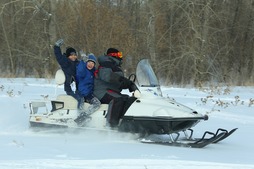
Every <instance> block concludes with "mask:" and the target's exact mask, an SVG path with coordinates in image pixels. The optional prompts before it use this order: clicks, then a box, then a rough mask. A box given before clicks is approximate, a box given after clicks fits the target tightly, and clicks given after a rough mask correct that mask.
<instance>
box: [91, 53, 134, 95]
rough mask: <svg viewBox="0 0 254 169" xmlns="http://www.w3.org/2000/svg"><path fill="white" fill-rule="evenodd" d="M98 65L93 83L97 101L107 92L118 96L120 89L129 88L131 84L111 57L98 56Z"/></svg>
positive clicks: (117, 61)
mask: <svg viewBox="0 0 254 169" xmlns="http://www.w3.org/2000/svg"><path fill="white" fill-rule="evenodd" d="M98 63H99V67H98V72H97V74H96V77H95V81H94V95H95V96H96V97H97V98H98V99H99V100H101V99H102V98H103V96H104V95H105V94H106V93H107V92H109V91H111V92H115V93H119V94H120V92H121V91H122V89H127V88H129V86H130V84H131V82H130V80H128V79H127V78H125V77H124V73H123V71H122V69H121V65H120V64H121V63H120V61H119V60H118V59H116V58H114V57H111V56H100V57H99V58H98Z"/></svg>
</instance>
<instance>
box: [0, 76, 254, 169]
mask: <svg viewBox="0 0 254 169" xmlns="http://www.w3.org/2000/svg"><path fill="white" fill-rule="evenodd" d="M162 92H163V96H164V97H170V98H172V99H175V100H176V101H178V102H180V103H182V104H184V105H186V106H188V107H191V108H193V109H195V110H197V111H198V112H200V113H202V114H207V115H208V116H209V120H208V121H202V122H200V123H199V124H197V125H196V126H195V127H193V129H194V131H195V133H194V136H195V137H201V136H202V134H203V133H204V132H205V131H207V130H209V131H213V132H215V131H216V130H217V129H218V128H225V129H227V130H231V129H233V128H236V127H237V128H238V130H237V131H236V132H235V133H233V134H232V135H231V136H230V137H229V138H227V139H225V140H223V141H222V142H220V143H218V144H211V145H208V146H207V147H204V148H202V149H195V148H184V147H172V146H163V145H154V144H144V143H141V142H140V141H139V140H138V136H137V135H135V134H130V133H121V132H115V131H107V130H105V131H96V130H57V129H56V130H34V129H32V128H30V127H29V107H28V106H29V101H30V100H34V99H54V98H55V97H56V95H57V94H63V93H64V91H63V87H62V86H58V87H56V85H55V83H54V80H52V79H35V78H13V79H10V78H0V104H1V111H0V169H13V168H15V169H21V168H22V169H82V168H89V169H97V168H100V169H127V168H128V169H129V168H133V169H167V168H169V169H194V168H195V169H201V168H202V169H204V168H207V169H210V168H211V169H214V168H216V169H254V157H253V152H254V143H253V142H252V140H253V136H252V133H253V128H254V114H253V113H254V102H253V101H252V100H253V99H254V87H225V86H221V87H220V86H213V87H209V88H202V89H195V88H177V87H170V86H163V87H162ZM137 111H141V110H137Z"/></svg>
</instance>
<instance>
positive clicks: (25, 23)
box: [0, 0, 254, 87]
mask: <svg viewBox="0 0 254 169" xmlns="http://www.w3.org/2000/svg"><path fill="white" fill-rule="evenodd" d="M60 38H62V39H64V45H63V46H62V47H61V48H62V52H63V53H64V52H65V48H66V47H68V46H71V47H74V48H75V49H76V50H77V51H85V52H86V53H90V52H91V53H94V54H95V56H100V55H103V54H104V53H105V51H106V50H107V48H109V47H114V48H117V49H119V50H120V51H122V52H123V69H124V71H125V75H126V76H128V75H130V74H132V73H134V71H135V67H136V64H137V63H138V61H139V60H140V59H142V58H148V59H149V60H150V62H151V64H152V66H153V68H154V70H155V73H156V74H157V76H158V77H159V80H160V82H161V84H163V85H179V86H186V85H192V86H197V87H198V86H204V85H210V84H223V85H230V86H238V85H241V86H250V85H253V84H254V43H253V38H254V0H1V1H0V41H1V45H0V64H1V65H0V71H1V74H0V75H1V77H7V78H14V77H35V78H52V77H54V74H55V72H56V70H57V69H59V65H58V63H57V62H56V59H55V56H54V52H53V46H54V44H55V42H56V41H57V40H58V39H60ZM79 57H80V56H79Z"/></svg>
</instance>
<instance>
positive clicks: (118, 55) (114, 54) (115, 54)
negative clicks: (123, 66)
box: [108, 52, 123, 59]
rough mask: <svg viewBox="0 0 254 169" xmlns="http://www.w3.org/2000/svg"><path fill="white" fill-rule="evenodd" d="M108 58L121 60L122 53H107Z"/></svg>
mask: <svg viewBox="0 0 254 169" xmlns="http://www.w3.org/2000/svg"><path fill="white" fill-rule="evenodd" d="M108 56H113V57H116V58H120V59H122V58H123V53H122V52H117V53H109V54H108Z"/></svg>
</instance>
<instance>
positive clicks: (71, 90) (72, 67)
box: [54, 39, 80, 102]
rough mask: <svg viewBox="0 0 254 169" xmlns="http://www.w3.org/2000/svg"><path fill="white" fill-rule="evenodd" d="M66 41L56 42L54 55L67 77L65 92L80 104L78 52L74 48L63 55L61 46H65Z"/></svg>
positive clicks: (69, 48) (68, 49)
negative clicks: (77, 77)
mask: <svg viewBox="0 0 254 169" xmlns="http://www.w3.org/2000/svg"><path fill="white" fill-rule="evenodd" d="M63 43H64V40H63V39H59V40H57V41H56V43H55V45H54V53H55V56H56V60H57V62H58V64H59V65H60V66H61V68H62V70H63V72H64V75H65V82H64V91H65V92H66V94H67V95H70V96H72V97H74V98H75V99H76V100H78V102H80V97H79V95H78V93H77V92H76V89H77V86H76V84H75V83H76V66H77V65H78V63H79V60H78V59H77V53H76V50H75V49H74V48H72V47H68V48H67V49H66V52H65V53H64V54H62V52H61V48H60V47H61V45H63Z"/></svg>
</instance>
